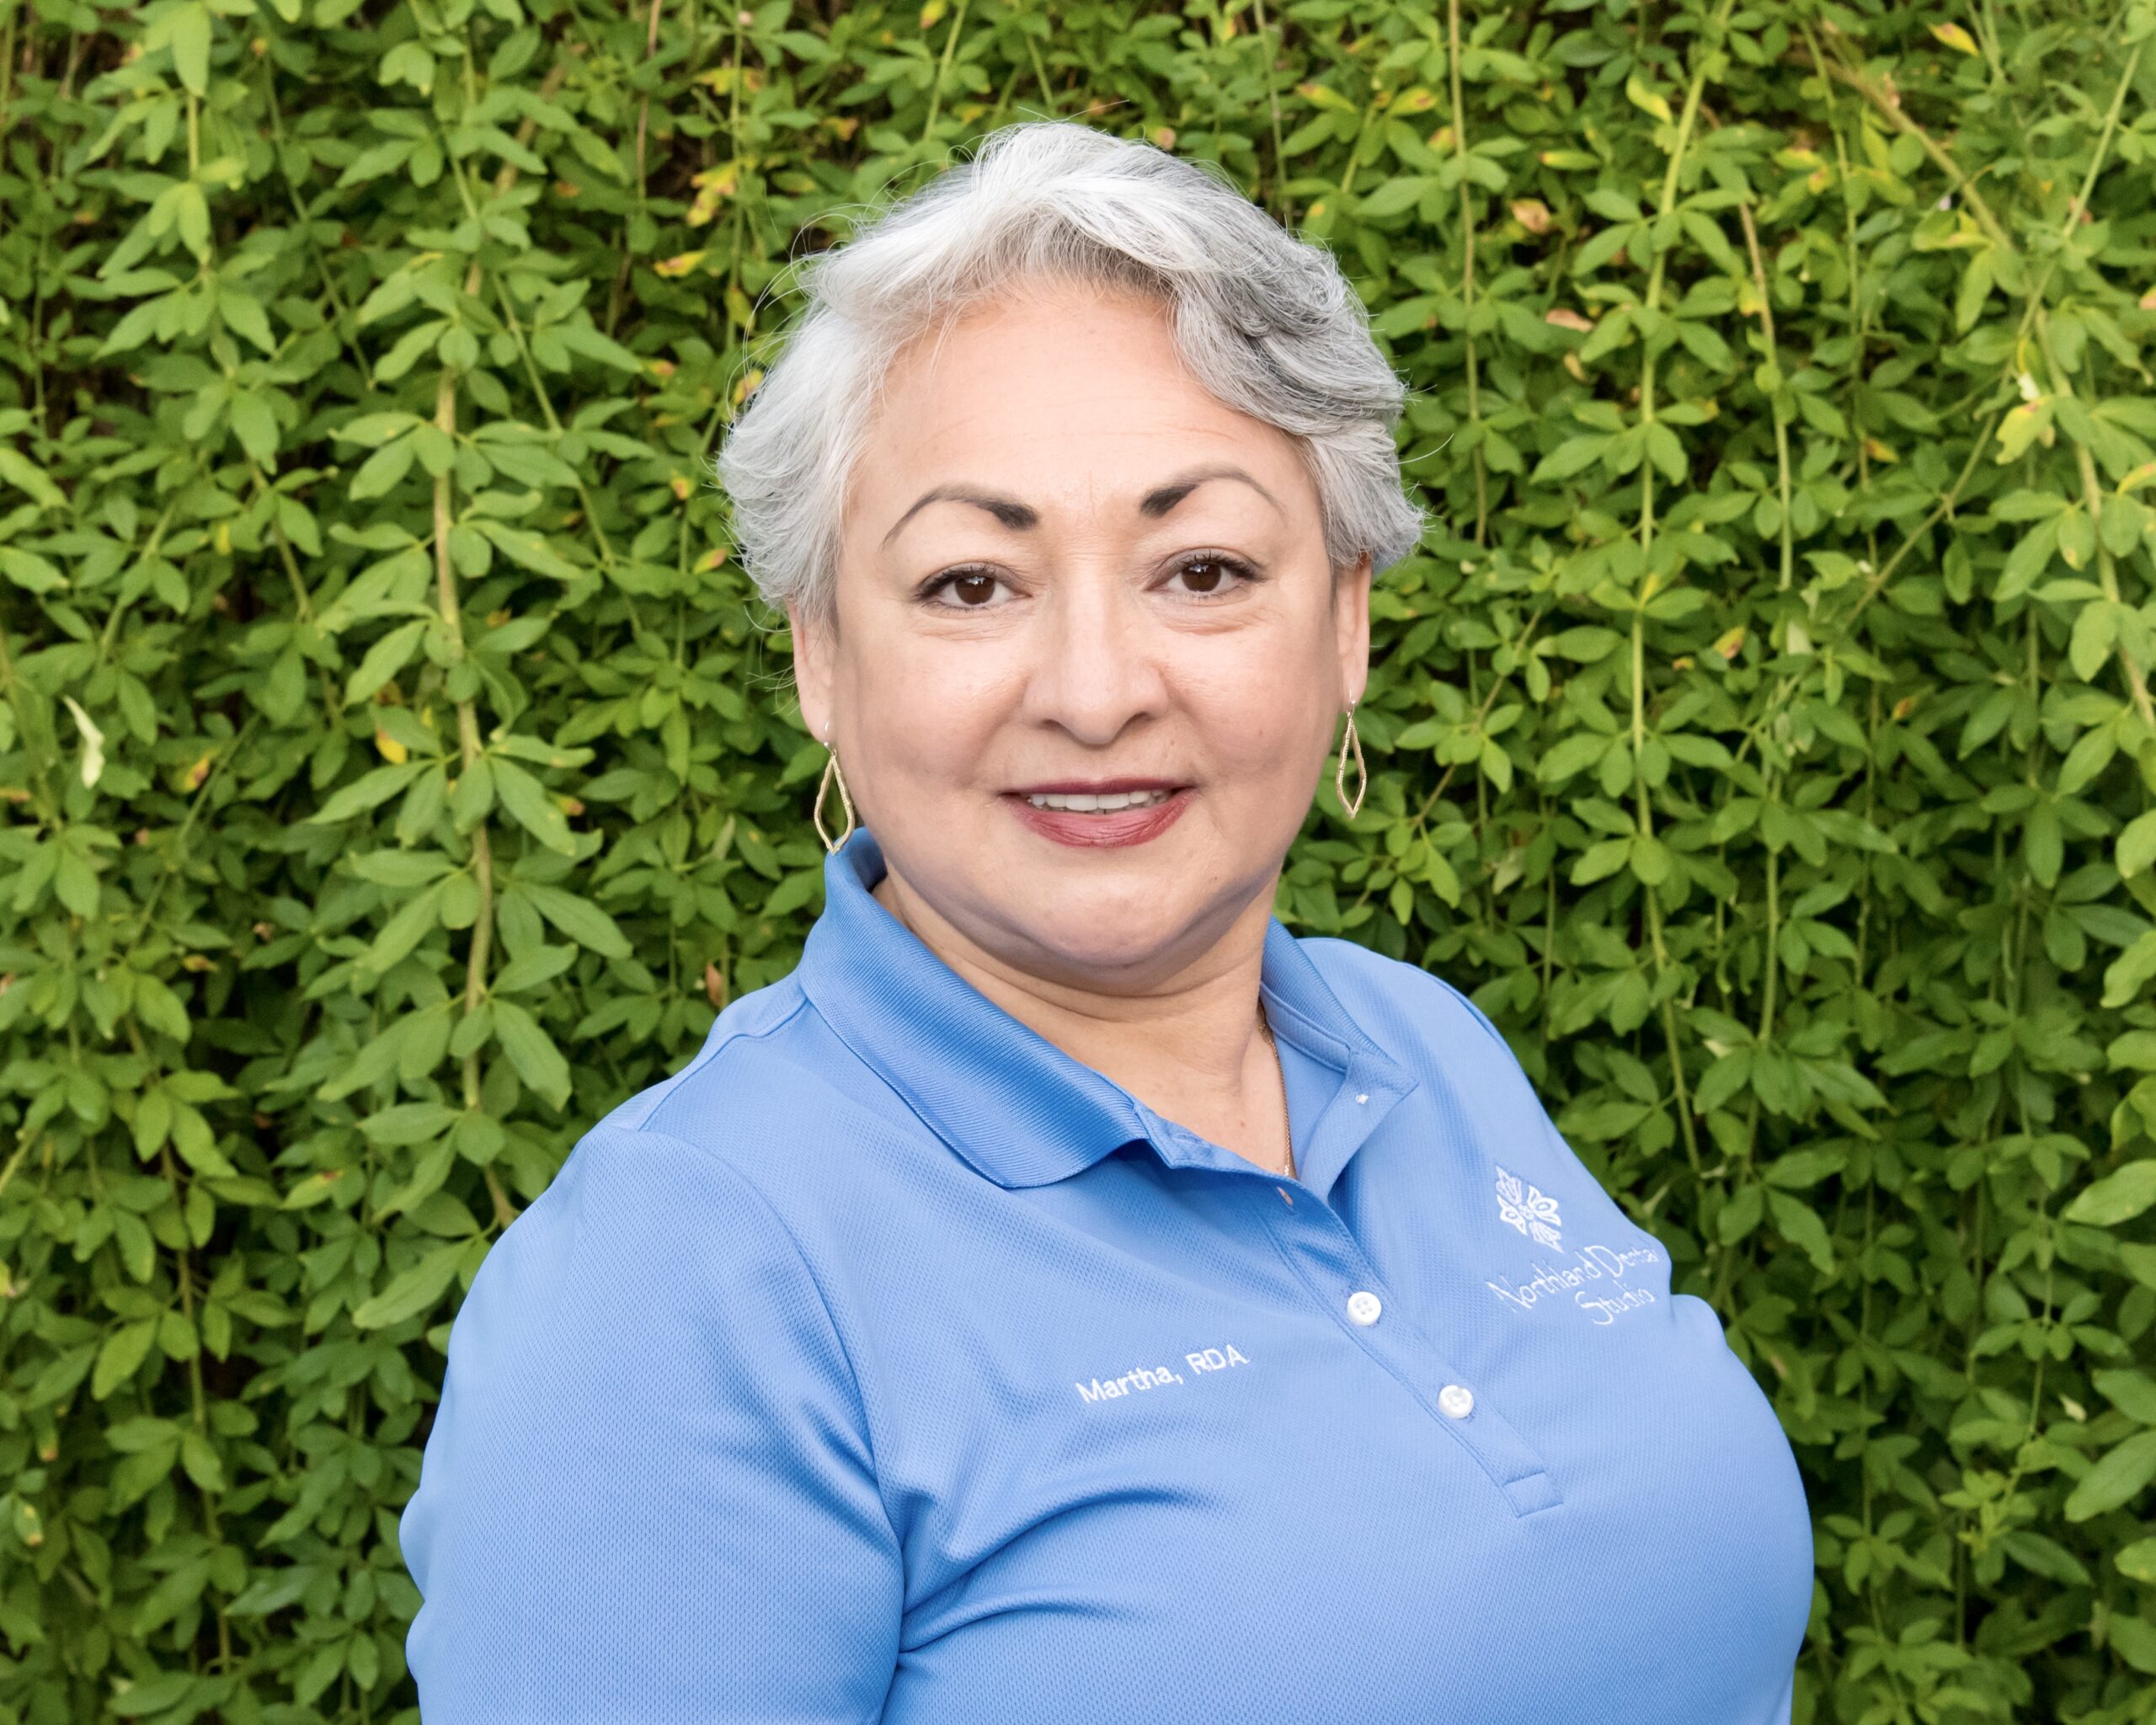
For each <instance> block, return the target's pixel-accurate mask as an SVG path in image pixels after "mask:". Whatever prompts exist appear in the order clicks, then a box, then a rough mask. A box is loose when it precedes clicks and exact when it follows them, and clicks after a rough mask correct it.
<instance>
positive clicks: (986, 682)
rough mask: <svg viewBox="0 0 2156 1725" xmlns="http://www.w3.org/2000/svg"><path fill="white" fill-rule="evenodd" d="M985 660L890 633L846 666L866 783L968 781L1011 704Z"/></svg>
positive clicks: (848, 695) (916, 785)
mask: <svg viewBox="0 0 2156 1725" xmlns="http://www.w3.org/2000/svg"><path fill="white" fill-rule="evenodd" d="M844 681H845V693H844V695H843V696H842V697H841V698H843V699H845V700H846V701H847V702H848V704H849V706H850V708H851V714H852V718H853V723H852V724H851V725H850V726H849V727H848V731H849V733H850V734H851V737H852V739H853V746H854V749H855V751H856V753H857V755H858V756H859V758H860V760H861V763H862V766H863V768H864V769H866V770H867V771H866V772H865V774H864V780H865V781H866V780H868V779H873V780H874V781H875V782H882V783H897V782H904V783H905V784H907V785H909V786H910V787H913V788H916V789H919V788H925V787H932V786H934V785H937V784H938V783H942V784H946V785H950V784H954V783H958V782H964V781H967V780H969V779H971V778H972V777H974V776H975V770H976V768H977V766H979V763H980V761H981V759H982V756H983V755H984V754H985V751H986V750H987V747H988V745H989V743H990V740H991V739H992V738H993V737H994V735H995V732H996V729H997V728H998V727H999V726H1000V725H1001V723H1002V722H1003V718H1004V716H1005V715H1006V713H1007V712H1008V711H1009V709H1010V707H1011V696H1010V692H1009V691H1008V689H1007V688H1006V686H1004V685H1005V682H1006V681H1007V679H1003V678H999V677H998V676H996V675H995V666H994V665H993V664H992V663H991V662H990V659H989V657H988V656H987V655H974V654H966V653H963V652H956V653H954V652H953V650H952V649H951V646H950V644H948V643H936V644H924V643H920V642H914V641H908V640H906V639H905V638H903V637H899V638H892V637H889V636H887V637H885V638H884V639H883V641H882V642H881V643H879V644H878V646H877V647H876V648H875V649H873V650H871V651H869V652H867V653H866V654H861V655H859V656H858V657H857V658H856V659H855V660H853V661H852V662H851V663H850V664H849V665H848V666H847V668H846V677H845V680H844Z"/></svg>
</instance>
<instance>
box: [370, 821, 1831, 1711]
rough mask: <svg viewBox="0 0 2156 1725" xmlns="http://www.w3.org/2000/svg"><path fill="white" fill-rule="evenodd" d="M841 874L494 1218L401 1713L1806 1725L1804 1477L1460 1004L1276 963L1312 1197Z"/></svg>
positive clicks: (408, 1554) (472, 1300) (1294, 1124)
mask: <svg viewBox="0 0 2156 1725" xmlns="http://www.w3.org/2000/svg"><path fill="white" fill-rule="evenodd" d="M882 872H883V859H882V857H881V855H880V853H879V852H878V849H877V847H876V845H875V843H874V841H873V839H872V838H871V837H870V836H868V835H867V833H866V832H862V833H859V834H857V836H855V837H854V838H853V839H852V840H851V841H850V842H849V843H848V844H846V846H844V847H843V848H842V849H841V850H840V851H839V852H836V853H835V854H834V856H833V857H831V858H830V862H829V864H828V866H827V870H826V882H827V888H828V891H827V898H826V905H825V911H824V913H823V915H822V916H821V918H820V919H819V921H818V922H817V924H816V926H815V927H814V931H813V932H812V933H811V935H810V937H809V943H808V947H807V950H806V952H805V953H804V954H803V959H802V962H801V964H800V966H799V968H798V969H797V970H796V971H795V972H794V973H793V975H791V976H790V977H788V978H787V980H784V981H782V982H780V983H777V984H775V985H772V986H771V987H768V988H766V989H763V990H760V991H757V992H755V993H754V994H750V995H748V996H744V997H743V998H741V999H740V1000H739V1001H735V1002H734V1004H733V1005H732V1006H730V1007H728V1009H727V1010H726V1012H723V1014H722V1015H721V1016H720V1017H719V1019H718V1023H716V1024H714V1025H713V1027H712V1031H711V1033H710V1036H709V1038H708V1039H707V1041H706V1042H705V1044H704V1046H703V1048H702V1051H701V1052H700V1053H699V1054H698V1055H696V1058H695V1059H694V1060H691V1062H690V1063H689V1064H688V1065H686V1067H685V1068H684V1069H683V1070H682V1071H680V1072H679V1073H677V1074H675V1076H673V1077H671V1078H670V1079H668V1080H666V1081H664V1082H663V1083H661V1084H659V1085H656V1086H654V1087H652V1088H651V1089H648V1090H647V1091H645V1092H643V1093H642V1094H640V1095H638V1096H637V1097H634V1098H632V1100H630V1101H629V1102H627V1103H624V1104H623V1105H622V1106H621V1107H620V1108H616V1110H615V1111H614V1112H613V1113H612V1114H609V1115H608V1116H607V1117H606V1119H604V1120H603V1121H601V1122H600V1124H598V1125H597V1126H595V1127H594V1128H593V1129H592V1130H591V1131H590V1133H589V1134H588V1135H586V1136H585V1137H584V1139H583V1140H581V1141H580V1142H579V1144H578V1145H577V1146H576V1148H575V1149H574V1151H573V1152H572V1153H571V1155H570V1156H569V1158H568V1162H566V1163H565V1164H564V1165H563V1168H562V1170H561V1172H560V1173H559V1175H558V1177H557V1178H556V1179H555V1180H554V1182H553V1183H552V1185H551V1186H550V1187H549V1188H547V1191H546V1192H545V1193H544V1194H542V1196H541V1197H540V1198H539V1199H537V1200H536V1202H534V1203H533V1204H531V1206H530V1207H529V1208H528V1209H527V1210H525V1211H524V1213H523V1214H522V1215H520V1216H519V1217H518V1218H517V1220H515V1223H513V1224H512V1225H511V1226H510V1227H509V1228H508V1229H507V1230H506V1231H504V1234H503V1235H502V1236H501V1238H500V1239H499V1241H497V1242H495V1245H494V1249H493V1251H492V1252H490V1253H489V1255H488V1258H487V1259H486V1262H485V1263H484V1264H483V1267H482V1268H481V1269H480V1270H479V1273H478V1276H477V1278H476V1279H474V1281H473V1283H472V1289H471V1291H470V1293H469V1294H468V1295H467V1297H466V1300H465V1301H464V1304H463V1306H462V1311H460V1313H459V1315H458V1316H457V1319H456V1324H455V1327H454V1329H453V1331H452V1333H451V1340H450V1347H449V1365H448V1370H447V1373H446V1381H445V1383H444V1386H443V1390H442V1397H441V1401H440V1407H439V1408H438V1410H437V1413H436V1418H435V1425H434V1428H433V1430H432V1432H431V1434H430V1437H429V1439H428V1441H427V1445H426V1450H425V1455H424V1463H423V1467H422V1471H421V1476H420V1479H419V1486H418V1488H417V1490H416V1492H415V1493H414V1495H413V1498H412V1499H411V1502H410V1503H409V1504H408V1507H407V1508H406V1509H405V1511H404V1513H403V1519H402V1521H401V1523H400V1524H399V1529H400V1533H401V1535H402V1541H403V1552H404V1556H405V1559H406V1561H407V1562H408V1564H409V1566H410V1568H411V1572H412V1574H413V1577H414V1580H415V1581H416V1582H417V1583H418V1585H419V1590H420V1592H421V1594H422V1595H423V1597H424V1604H423V1605H422V1607H421V1609H420V1610H419V1616H418V1618H417V1619H416V1621H414V1624H413V1626H412V1628H411V1632H410V1634H409V1637H408V1642H407V1652H408V1658H409V1661H410V1664H411V1667H412V1669H413V1672H414V1675H415V1677H416V1679H417V1680H418V1685H419V1701H420V1711H421V1717H422V1718H423V1720H424V1722H425V1725H510V1722H512V1721H514V1722H517V1725H543V1722H553V1721H559V1722H574V1725H600V1722H606V1725H722V1722H724V1725H737V1722H739V1725H747V1722H751V1721H753V1722H759V1725H769V1722H784V1725H869V1722H882V1725H994V1722H1003V1721H1009V1722H1013V1725H1017V1722H1024V1725H1080V1722H1085V1725H1097V1722H1099V1721H1102V1720H1109V1719H1118V1718H1131V1717H1135V1718H1145V1719H1161V1720H1172V1721H1176V1722H1178V1725H1229V1722H1237V1725H1241V1722H1249V1721H1267V1722H1270V1721H1281V1722H1293V1725H1315V1722H1327V1721H1340V1722H1351V1721H1352V1722H1354V1725H1388V1722H1397V1725H1433V1722H1444V1725H1547V1722H1549V1721H1551V1720H1557V1719H1569V1718H1572V1717H1579V1718H1583V1719H1592V1720H1593V1721H1594V1722H1596V1725H1648V1722H1652V1725H1787V1722H1788V1721H1789V1718H1790V1706H1791V1672H1792V1668H1793V1665H1794V1662H1795V1660H1796V1655H1797V1652H1798V1649H1799V1646H1800V1644H1801V1642H1802V1640H1803V1637H1804V1631H1805V1623H1806V1617H1807V1616H1808V1612H1809V1608H1810V1604H1811V1599H1812V1536H1811V1529H1810V1524H1809V1520H1808V1518H1807V1515H1806V1503H1805V1497H1804V1490H1803V1487H1802V1484H1801V1481H1800V1479H1799V1477H1798V1474H1797V1470H1796V1462H1795V1459H1794V1457H1793V1456H1792V1455H1791V1454H1790V1447H1789V1445H1788V1443H1787V1441H1786V1440H1785V1438H1784V1436H1783V1434H1782V1432H1781V1429H1780V1426H1779V1424H1778V1423H1777V1422H1776V1420H1775V1418H1774V1413H1773V1410H1772V1408H1771V1407H1769V1403H1768V1402H1767V1399H1766V1397H1764V1395H1763V1394H1762V1393H1761V1391H1760V1389H1759V1387H1758V1385H1757V1383H1756V1382H1755V1381H1753V1377H1752V1375H1751V1374H1750V1373H1749V1372H1748V1370H1746V1368H1745V1367H1744V1365H1742V1362H1740V1361H1739V1360H1738V1359H1737V1357H1736V1356H1735V1355H1734V1354H1732V1352H1731V1351H1730V1349H1729V1348H1728V1346H1727V1344H1726V1342H1725V1340H1724V1338H1723V1335H1722V1331H1721V1324H1720V1322H1718V1320H1717V1319H1716V1316H1715V1313H1714V1311H1712V1309H1711V1308H1710V1307H1709V1306H1707V1305H1706V1304H1705V1302H1704V1301H1703V1300H1699V1299H1697V1298H1695V1297H1694V1296H1692V1295H1673V1294H1672V1293H1671V1291H1670V1284H1669V1269H1670V1266H1669V1258H1668V1252H1666V1251H1665V1250H1664V1249H1663V1247H1662V1245H1661V1243H1660V1242H1658V1241H1657V1239H1656V1238H1655V1237H1654V1236H1652V1235H1651V1234H1649V1233H1646V1232H1645V1231H1642V1230H1641V1228H1639V1227H1638V1226H1636V1225H1635V1224H1634V1223H1632V1222H1631V1221H1630V1220H1628V1219H1627V1218H1626V1216H1625V1213H1624V1212H1623V1211H1622V1210H1620V1209H1619V1207H1618V1206H1617V1205H1616V1204H1614V1203H1613V1202H1612V1201H1611V1200H1610V1199H1609V1196H1608V1195H1607V1194H1605V1193H1604V1191H1603V1190H1602V1188H1601V1187H1600V1186H1599V1185H1598V1183H1597V1182H1596V1181H1595V1179H1594V1178H1593V1176H1591V1175H1590V1174H1589V1173H1588V1171H1587V1170H1586V1169H1585V1168H1584V1167H1582V1165H1581V1163H1580V1162H1578V1160H1577V1158H1576V1157H1575V1156H1573V1154H1572V1151H1570V1150H1569V1149H1568V1148H1567V1147H1566V1145H1565V1143H1564V1141H1563V1140H1562V1139H1561V1138H1560V1136H1559V1135H1558V1134H1557V1132H1556V1129H1555V1128H1554V1127H1553V1126H1552V1125H1551V1124H1550V1119H1549V1117H1548V1115H1547V1114H1545V1111H1544V1109H1543V1108H1542V1107H1541V1105H1540V1103H1539V1102H1538V1101H1537V1100H1536V1098H1535V1096H1534V1092H1533V1091H1532V1090H1531V1088H1530V1087H1529V1084H1528V1081H1527V1080H1526V1077H1525V1076H1524V1074H1523V1073H1522V1071H1521V1070H1520V1067H1519V1065H1518V1062H1517V1061H1516V1060H1514V1058H1513V1055H1512V1053H1511V1051H1510V1050H1509V1049H1508V1047H1507V1046H1506V1044H1505V1043H1504V1041H1503V1039H1502V1037H1500V1036H1499V1035H1498V1033H1497V1031H1496V1030H1495V1029H1494V1028H1492V1026H1491V1024H1490V1023H1489V1021H1488V1020H1487V1019H1486V1018H1485V1017H1483V1016H1482V1015H1481V1013H1480V1012H1478V1011H1477V1010H1476V1008H1475V1007H1473V1006H1472V1005H1471V1004H1470V1002H1469V1001H1467V1000H1466V999H1465V997H1464V996H1461V995H1460V994H1459V993H1457V992H1455V991H1454V990H1453V989H1452V988H1450V987H1449V986H1448V985H1446V984H1444V982H1442V981H1440V980H1438V979H1436V978H1435V977H1433V976H1431V975H1427V974H1426V973H1424V972H1422V971H1421V970H1419V969H1415V968H1414V967H1412V966H1410V965H1407V964H1398V963H1396V962H1393V961H1391V960H1389V959H1384V958H1381V957H1379V956H1377V955H1375V954H1373V953H1369V952H1368V951H1366V950H1364V948H1360V947H1358V946H1355V945H1353V944H1351V943H1345V942H1341V941H1335V940H1322V939H1312V940H1299V939H1297V938H1296V937H1294V936H1293V935H1291V934H1290V933H1289V932H1288V930H1287V929H1286V928H1285V927H1283V926H1282V925H1281V924H1280V923H1278V921H1275V922H1274V923H1273V925H1272V927H1271V928H1270V930H1269V932H1268V933H1267V937H1266V944H1265V951H1264V964H1263V978H1262V988H1263V993H1264V1001H1265V1006H1266V1010H1267V1014H1268V1015H1269V1017H1270V1018H1271V1021H1272V1023H1273V1028H1274V1032H1275V1034H1276V1036H1277V1038H1278V1043H1279V1045H1280V1047H1281V1049H1282V1051H1283V1057H1284V1060H1285V1063H1286V1071H1287V1075H1288V1087H1289V1105H1290V1106H1289V1113H1290V1129H1291V1132H1292V1135H1293V1139H1294V1147H1295V1156H1296V1164H1297V1167H1298V1170H1299V1178H1295V1179H1287V1178H1282V1177H1280V1176H1278V1175H1274V1174H1268V1173H1267V1172H1264V1171H1263V1170H1262V1169H1261V1168H1258V1167H1256V1166H1255V1165H1254V1164H1252V1163H1251V1162H1248V1161H1246V1160H1245V1159H1244V1158H1243V1157H1241V1156H1237V1155H1235V1154H1234V1153H1233V1152H1231V1151H1226V1150H1224V1149H1221V1148H1220V1147H1219V1146H1215V1145H1214V1144H1211V1143H1209V1142H1208V1141H1207V1140H1204V1139H1203V1138H1200V1137H1199V1136H1198V1135H1196V1134H1195V1133H1193V1132H1190V1131H1188V1130H1185V1129H1184V1128H1183V1127H1182V1126H1179V1125H1177V1124H1176V1123H1175V1122H1173V1121H1171V1120H1167V1119H1162V1118H1161V1116H1160V1115H1158V1114H1155V1113H1154V1112H1153V1111H1152V1110H1151V1109H1150V1108H1147V1107H1146V1106H1145V1104H1144V1103H1141V1102H1139V1101H1138V1100H1137V1099H1136V1098H1135V1097H1133V1096H1131V1095H1130V1093H1129V1092H1127V1091H1126V1090H1124V1089H1123V1088H1122V1087H1120V1086H1118V1085H1117V1084H1116V1083H1114V1082H1113V1081H1111V1080H1109V1079H1107V1078H1106V1077H1104V1076H1102V1075H1100V1074H1099V1073H1097V1072H1095V1071H1092V1070H1091V1068H1089V1067H1087V1066H1085V1065H1081V1063H1079V1062H1077V1061H1075V1060H1072V1059H1070V1057H1069V1056H1067V1055H1065V1054H1063V1053H1062V1052H1060V1051H1059V1049H1056V1048H1055V1047H1054V1046H1053V1045H1052V1044H1049V1042H1047V1041H1046V1040H1044V1039H1042V1038H1041V1037H1039V1036H1038V1035H1036V1034H1035V1033H1033V1031H1031V1030H1029V1029H1027V1028H1025V1027H1024V1026H1022V1025H1021V1024H1019V1023H1017V1021H1016V1020H1015V1019H1013V1018H1011V1017H1010V1016H1009V1015H1008V1014H1007V1013H1006V1012H1003V1011H1002V1010H1001V1008H999V1007H995V1006H994V1005H993V1004H991V1003H990V1001H988V1000H987V999H986V998H985V996H982V995H981V994H980V993H979V992H978V991H976V990H974V988H973V987H971V986H970V985H969V984H967V983H966V982H964V981H963V980H961V979H960V978H959V977H958V975H956V974H955V973H954V972H953V971H952V970H951V969H949V968H948V967H947V966H946V965H945V964H943V963H942V961H941V960H939V959H937V958H936V957H935V956H934V955H933V954H932V953H930V952H929V951H928V949H927V948H926V947H924V946H923V945H922V944H921V943H920V942H919V941H918V940H917V939H916V938H915V937H914V936H913V935H912V934H911V933H910V932H908V930H907V929H906V928H905V926H904V925H903V924H901V923H900V922H899V921H897V920H896V919H895V918H894V917H893V916H890V915H889V913H888V912H887V911H885V910H884V909H883V907H882V906H881V905H878V903H877V902H876V901H875V900H874V899H873V898H872V897H871V896H870V895H869V889H870V888H871V887H872V886H873V884H875V882H876V881H877V880H878V879H879V878H880V876H881V874H882Z"/></svg>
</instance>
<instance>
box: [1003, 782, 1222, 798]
mask: <svg viewBox="0 0 2156 1725" xmlns="http://www.w3.org/2000/svg"><path fill="white" fill-rule="evenodd" d="M1183 788H1184V786H1183V782H1182V780H1181V779H1174V778H1057V779H1043V780H1042V781H1041V782H1040V783H1038V784H1037V785H1020V786H1018V787H1017V788H1016V789H1014V790H1012V791H1011V792H1010V793H1008V794H1010V795H1011V796H1013V797H1113V796H1115V795H1117V794H1118V793H1121V792H1123V791H1179V790H1182V789H1183Z"/></svg>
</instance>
